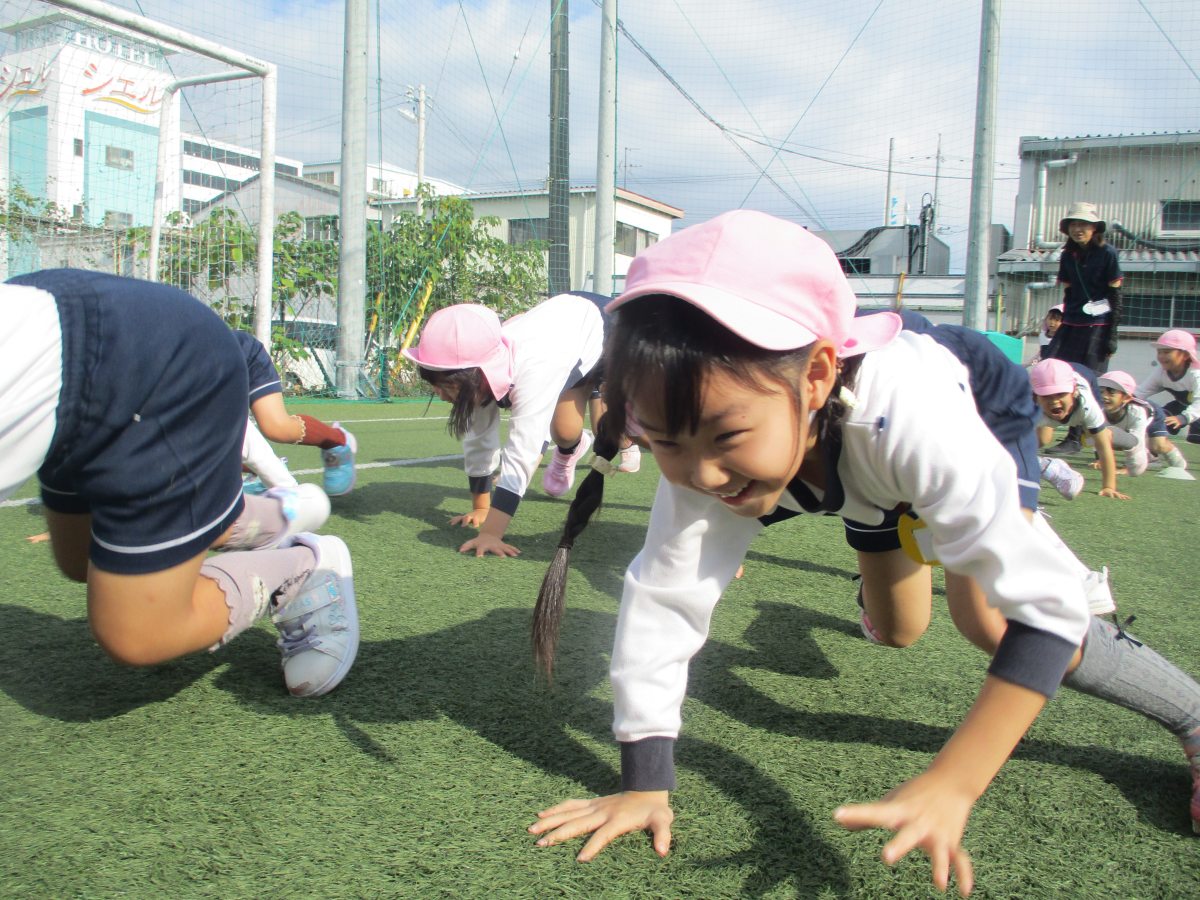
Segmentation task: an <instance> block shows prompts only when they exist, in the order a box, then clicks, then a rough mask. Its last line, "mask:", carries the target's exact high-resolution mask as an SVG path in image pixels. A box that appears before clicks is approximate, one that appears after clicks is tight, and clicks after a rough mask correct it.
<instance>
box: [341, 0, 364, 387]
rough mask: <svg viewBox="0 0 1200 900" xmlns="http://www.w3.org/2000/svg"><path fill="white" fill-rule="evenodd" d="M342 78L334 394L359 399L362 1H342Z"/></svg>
mask: <svg viewBox="0 0 1200 900" xmlns="http://www.w3.org/2000/svg"><path fill="white" fill-rule="evenodd" d="M343 40H344V42H345V55H344V60H343V76H342V163H341V170H342V184H341V202H340V207H339V209H340V219H339V221H338V233H339V235H340V238H341V248H340V253H339V254H338V299H337V317H338V329H337V364H336V369H337V392H338V396H339V397H345V398H348V399H353V398H355V397H357V396H358V379H359V376H360V374H361V373H362V368H363V359H362V355H363V349H364V345H365V342H366V321H365V314H364V309H365V301H366V290H367V253H366V246H367V216H366V211H367V0H346V32H345V36H344V39H343Z"/></svg>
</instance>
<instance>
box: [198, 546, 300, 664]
mask: <svg viewBox="0 0 1200 900" xmlns="http://www.w3.org/2000/svg"><path fill="white" fill-rule="evenodd" d="M316 563H317V557H316V554H315V553H313V551H312V550H311V549H310V548H309V547H306V546H304V545H303V544H297V545H296V546H294V547H287V548H285V549H283V550H250V551H246V552H244V553H226V554H222V555H219V556H212V557H209V558H208V559H206V560H205V561H204V563H203V565H201V566H200V575H201V576H202V577H204V578H211V579H212V580H213V581H215V582H216V583H217V586H218V587H220V589H221V591H222V592H223V593H224V594H225V604H226V605H227V606H228V607H229V627H228V628H227V629H226V630H225V633H224V634H223V635H221V640H220V641H218V642H217V643H216V644H214V645H213V646H211V647H209V648H208V649H209V650H210V651H212V650H219V649H220V648H221V647H224V646H225V645H226V644H228V643H229V642H230V641H231V640H233V639H234V638H235V637H237V636H238V635H239V634H241V633H242V632H243V631H245V630H246V629H247V628H249V627H250V626H251V625H253V624H254V623H255V622H257V621H258V620H259V619H260V618H262V616H263V615H264V614H265V613H266V612H267V609H268V607H269V606H270V604H271V601H272V600H275V601H277V603H278V604H279V605H283V604H284V603H287V601H289V600H290V599H292V597H293V596H295V594H296V592H297V591H299V590H300V587H301V585H303V584H304V582H305V581H306V580H307V578H308V576H309V574H310V573H311V572H312V569H313V566H315V565H316Z"/></svg>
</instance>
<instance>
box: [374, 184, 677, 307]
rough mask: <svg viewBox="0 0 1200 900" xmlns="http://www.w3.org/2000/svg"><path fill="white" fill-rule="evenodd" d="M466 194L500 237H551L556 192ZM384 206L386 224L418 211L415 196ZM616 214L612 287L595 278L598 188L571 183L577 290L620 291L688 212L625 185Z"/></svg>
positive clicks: (570, 222)
mask: <svg viewBox="0 0 1200 900" xmlns="http://www.w3.org/2000/svg"><path fill="white" fill-rule="evenodd" d="M464 199H466V200H469V201H470V202H471V206H472V208H473V209H474V210H475V216H476V217H477V218H482V217H484V216H488V217H494V218H497V219H499V220H500V224H499V225H498V226H497V233H498V236H499V237H502V238H504V239H505V240H507V241H508V242H509V243H510V244H522V243H525V242H527V241H544V240H546V237H547V226H548V223H549V217H550V192H549V190H547V189H546V188H540V189H537V190H531V191H527V192H522V193H516V192H496V193H480V194H467V195H465V197H464ZM378 207H379V209H380V210H381V211H382V213H383V227H384V228H387V227H388V225H389V224H390V223H391V221H392V219H393V218H395V217H396V216H397V215H399V214H400V213H401V212H411V211H413V209H414V208H415V201H414V200H412V199H402V200H385V201H382V202H380V203H379V204H378ZM615 217H616V225H615V229H614V234H613V245H614V250H615V254H616V255H615V256H614V258H613V284H612V286H611V289H610V290H607V291H606V290H605V289H604V287H602V286H597V285H595V284H593V279H592V265H593V262H594V260H595V246H596V189H595V188H594V187H577V188H571V192H570V211H569V220H568V226H567V228H568V236H569V237H568V239H569V241H570V279H571V288H572V290H588V291H591V290H594V291H597V292H599V293H612V294H616V293H619V292H620V290H621V285H622V284H624V282H625V273H626V272H627V271H628V270H629V264H630V262H632V261H633V257H634V256H635V255H637V253H639V252H640V251H642V250H645V249H646V248H647V247H649V246H650V245H651V244H655V243H657V242H658V241H661V240H662V239H663V238H665V237H667V236H668V235H669V234H670V233H671V228H672V226H673V225H674V223H675V222H676V220H678V219H681V218H682V217H683V210H682V209H679V208H677V207H674V206H670V205H668V204H666V203H662V202H661V201H658V200H653V199H651V198H650V197H643V196H642V195H641V194H635V193H634V192H633V191H629V190H626V189H625V188H617V189H616V210H615Z"/></svg>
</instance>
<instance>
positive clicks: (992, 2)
mask: <svg viewBox="0 0 1200 900" xmlns="http://www.w3.org/2000/svg"><path fill="white" fill-rule="evenodd" d="M982 6H983V16H982V19H983V21H982V23H981V25H980V29H979V84H978V87H977V90H976V95H975V156H974V159H973V161H972V164H971V213H970V220H969V225H968V233H967V271H966V278H965V280H964V286H963V324H964V325H966V326H968V327H969V328H978V329H984V328H986V327H987V303H988V255H989V253H990V250H991V241H990V237H991V224H992V178H993V169H994V167H995V164H994V158H995V144H996V134H995V127H994V125H995V120H996V70H997V69H998V68H999V62H1000V59H999V50H1000V0H982Z"/></svg>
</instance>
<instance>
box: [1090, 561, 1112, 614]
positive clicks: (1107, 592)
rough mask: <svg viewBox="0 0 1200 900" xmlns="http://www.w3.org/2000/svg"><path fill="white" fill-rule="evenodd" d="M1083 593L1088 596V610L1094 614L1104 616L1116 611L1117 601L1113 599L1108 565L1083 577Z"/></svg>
mask: <svg viewBox="0 0 1200 900" xmlns="http://www.w3.org/2000/svg"><path fill="white" fill-rule="evenodd" d="M1083 593H1084V596H1085V597H1087V602H1088V611H1089V612H1090V613H1091V614H1092V615H1093V616H1103V615H1105V614H1106V613H1110V612H1115V611H1116V609H1117V604H1116V601H1114V600H1113V595H1112V589H1111V588H1109V586H1108V566H1104V567H1103V568H1102V569H1100V571H1099V572H1088V573H1087V576H1086V577H1085V578H1084V579H1083Z"/></svg>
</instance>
